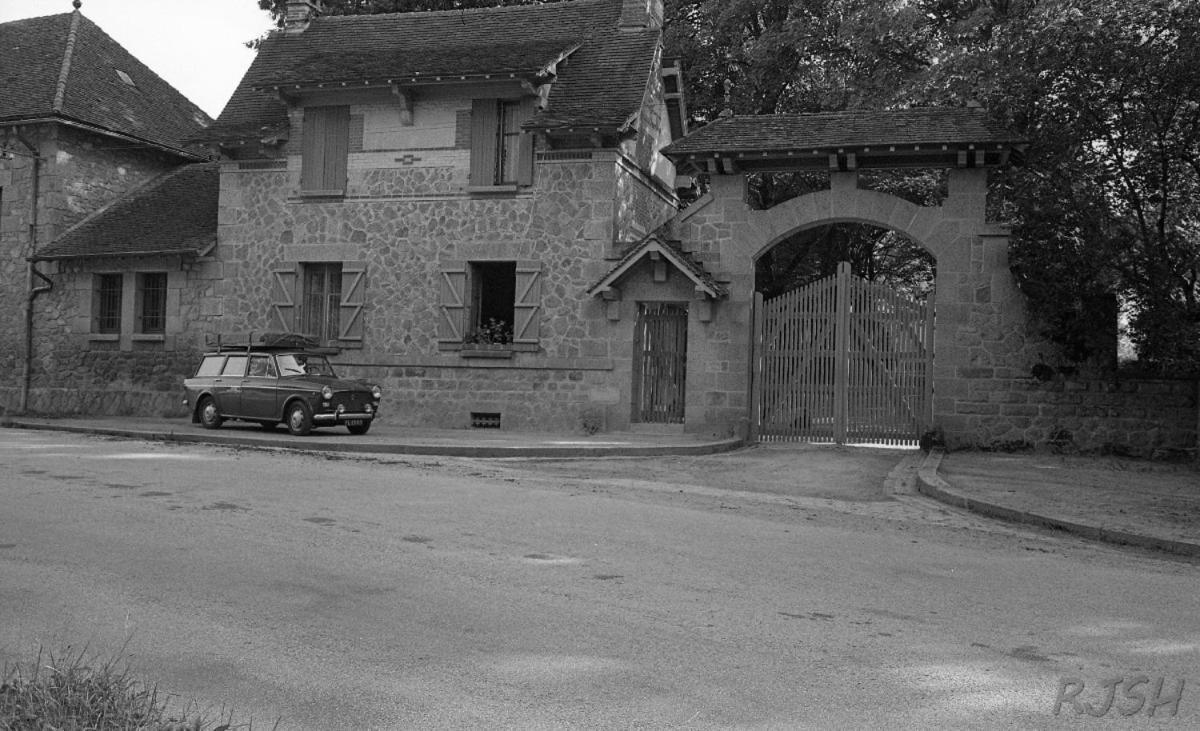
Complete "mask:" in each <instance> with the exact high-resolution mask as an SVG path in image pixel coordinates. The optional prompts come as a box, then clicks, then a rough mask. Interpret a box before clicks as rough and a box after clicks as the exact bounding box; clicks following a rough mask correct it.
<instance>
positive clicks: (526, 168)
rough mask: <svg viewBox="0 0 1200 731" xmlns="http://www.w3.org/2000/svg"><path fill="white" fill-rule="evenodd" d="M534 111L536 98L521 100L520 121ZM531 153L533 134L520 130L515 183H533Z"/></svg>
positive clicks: (531, 116)
mask: <svg viewBox="0 0 1200 731" xmlns="http://www.w3.org/2000/svg"><path fill="white" fill-rule="evenodd" d="M536 111H537V100H536V99H532V98H530V99H524V100H522V102H521V122H522V123H524V122H527V121H529V120H530V119H532V118H533V115H534V113H535V112H536ZM533 154H534V134H533V133H532V132H522V133H521V141H520V148H519V150H518V151H517V185H522V186H529V185H533Z"/></svg>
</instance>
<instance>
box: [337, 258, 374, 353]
mask: <svg viewBox="0 0 1200 731" xmlns="http://www.w3.org/2000/svg"><path fill="white" fill-rule="evenodd" d="M366 294H367V263H366V262H365V261H348V262H344V263H343V264H342V301H341V303H340V306H339V309H340V310H341V312H340V313H339V317H338V322H339V324H340V327H339V332H338V340H349V341H352V342H355V343H359V344H361V343H362V340H363V307H364V306H365V305H366Z"/></svg>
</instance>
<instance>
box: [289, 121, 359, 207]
mask: <svg viewBox="0 0 1200 731" xmlns="http://www.w3.org/2000/svg"><path fill="white" fill-rule="evenodd" d="M349 151H350V107H307V108H305V110H304V140H303V143H302V145H301V152H302V153H303V162H302V163H301V168H300V189H301V191H303V192H306V193H327V194H341V193H344V192H345V190H346V157H347V155H348V154H349Z"/></svg>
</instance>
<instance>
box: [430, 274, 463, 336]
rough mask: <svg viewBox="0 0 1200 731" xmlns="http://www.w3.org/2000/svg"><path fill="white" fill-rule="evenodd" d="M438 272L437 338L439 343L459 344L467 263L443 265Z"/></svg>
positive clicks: (461, 333) (461, 330)
mask: <svg viewBox="0 0 1200 731" xmlns="http://www.w3.org/2000/svg"><path fill="white" fill-rule="evenodd" d="M439 274H440V281H439V288H440V297H439V300H440V304H439V306H438V327H437V339H438V342H439V343H458V344H461V343H462V341H463V327H464V325H465V323H466V312H467V307H466V302H467V265H466V264H465V263H457V262H456V263H454V264H450V265H447V266H445V267H443V268H442V270H441V272H439Z"/></svg>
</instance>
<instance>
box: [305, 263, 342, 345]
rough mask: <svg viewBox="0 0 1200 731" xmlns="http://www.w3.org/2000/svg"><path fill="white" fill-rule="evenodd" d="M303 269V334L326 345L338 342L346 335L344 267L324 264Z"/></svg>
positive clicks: (311, 265) (315, 264)
mask: <svg viewBox="0 0 1200 731" xmlns="http://www.w3.org/2000/svg"><path fill="white" fill-rule="evenodd" d="M301 269H302V270H303V279H302V281H301V285H300V286H301V293H302V294H301V306H300V307H301V317H300V319H301V322H302V325H301V327H300V330H301V332H303V333H305V334H306V335H312V336H314V337H316V338H317V339H319V340H321V341H323V342H333V341H336V340H337V339H338V336H339V335H340V334H341V332H342V330H341V308H342V265H341V264H340V263H327V262H320V263H313V264H303V265H302V266H301Z"/></svg>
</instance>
